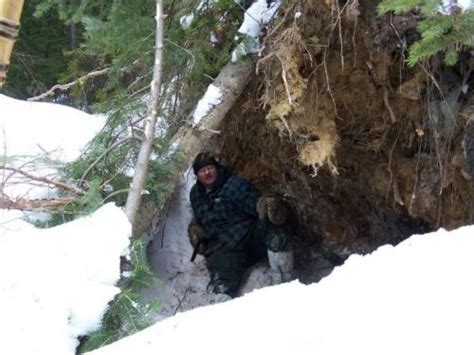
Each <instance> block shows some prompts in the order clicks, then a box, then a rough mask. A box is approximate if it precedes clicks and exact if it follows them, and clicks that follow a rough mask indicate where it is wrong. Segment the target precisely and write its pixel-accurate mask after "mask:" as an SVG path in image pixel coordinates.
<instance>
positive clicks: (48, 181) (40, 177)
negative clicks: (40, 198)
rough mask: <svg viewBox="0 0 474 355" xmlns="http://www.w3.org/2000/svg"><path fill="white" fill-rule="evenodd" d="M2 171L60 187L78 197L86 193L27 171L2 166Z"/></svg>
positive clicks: (0, 167)
mask: <svg viewBox="0 0 474 355" xmlns="http://www.w3.org/2000/svg"><path fill="white" fill-rule="evenodd" d="M0 169H1V170H8V171H12V172H13V173H18V174H20V175H23V176H25V177H27V178H29V179H31V180H34V181H39V182H43V183H45V184H47V185H52V186H55V187H58V188H60V189H63V190H65V191H69V192H72V193H74V194H76V195H81V196H82V195H85V191H84V190H81V189H79V188H78V187H75V186H72V185H68V184H66V183H63V182H60V181H54V180H51V179H48V178H46V177H43V176H35V175H32V174H30V173H27V172H26V171H23V170H21V169H17V168H12V167H7V166H4V165H2V166H0Z"/></svg>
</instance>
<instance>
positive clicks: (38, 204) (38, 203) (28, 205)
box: [0, 196, 74, 211]
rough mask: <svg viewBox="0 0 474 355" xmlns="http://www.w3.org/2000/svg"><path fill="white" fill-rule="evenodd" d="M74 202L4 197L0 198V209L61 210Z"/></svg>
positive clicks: (71, 199) (66, 199) (72, 200)
mask: <svg viewBox="0 0 474 355" xmlns="http://www.w3.org/2000/svg"><path fill="white" fill-rule="evenodd" d="M72 202H74V198H73V197H64V198H54V199H44V200H41V199H40V200H29V199H25V198H15V199H11V198H8V197H6V196H0V208H5V209H15V210H22V211H34V210H38V209H44V208H50V209H55V208H61V207H64V206H66V205H69V204H70V203H72Z"/></svg>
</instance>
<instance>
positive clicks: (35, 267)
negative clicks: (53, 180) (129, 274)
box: [0, 95, 131, 355]
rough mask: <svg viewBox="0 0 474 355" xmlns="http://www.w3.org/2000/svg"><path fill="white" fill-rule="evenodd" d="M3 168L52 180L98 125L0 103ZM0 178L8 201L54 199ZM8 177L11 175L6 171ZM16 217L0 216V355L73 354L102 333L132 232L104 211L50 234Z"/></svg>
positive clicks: (46, 108)
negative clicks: (81, 340) (87, 338)
mask: <svg viewBox="0 0 474 355" xmlns="http://www.w3.org/2000/svg"><path fill="white" fill-rule="evenodd" d="M0 112H1V113H2V114H1V117H0V127H1V129H2V132H3V134H2V136H1V138H0V145H1V146H2V147H3V164H4V166H6V167H12V168H17V169H21V170H23V171H28V172H29V173H31V174H34V175H36V176H45V174H49V175H51V176H52V175H55V172H56V168H57V166H58V165H59V164H61V162H65V161H71V160H74V159H76V158H77V157H78V156H79V154H80V153H81V149H82V148H84V146H85V145H86V144H87V143H88V142H89V140H90V139H92V138H93V137H94V135H95V134H96V133H97V131H98V130H99V129H100V128H101V127H102V125H103V119H100V118H97V117H93V116H91V115H88V114H86V113H84V112H82V111H79V110H76V109H73V108H70V107H67V106H62V105H54V104H49V103H31V102H25V101H20V100H15V99H12V98H9V97H6V96H3V95H0ZM3 172H4V173H3V174H2V190H3V193H7V195H9V197H10V198H11V199H15V198H18V197H22V198H26V197H27V198H41V197H46V196H51V195H53V194H54V191H53V190H52V189H50V188H48V187H45V186H41V187H38V186H35V185H34V184H33V185H32V184H31V181H30V182H26V181H21V180H18V181H15V180H13V179H12V178H11V177H10V178H8V174H6V173H5V172H6V170H3ZM7 172H9V171H7ZM23 216H24V215H23V212H22V211H14V210H6V209H1V210H0V219H1V220H0V270H2V271H1V273H0V315H1V317H0V334H2V337H1V339H2V340H1V342H0V353H2V354H22V355H24V354H35V355H36V354H45V355H46V354H47V355H56V354H57V355H67V354H75V352H76V347H77V345H78V344H79V341H78V336H80V335H85V334H87V333H89V332H91V331H93V330H96V329H97V328H98V327H99V326H100V320H101V318H102V316H103V314H104V312H105V310H106V309H107V304H108V302H109V301H111V300H112V299H113V297H114V296H115V295H116V294H117V293H118V292H120V289H118V288H117V287H115V286H114V285H115V283H116V282H117V281H118V279H119V278H120V256H121V255H127V253H128V246H129V237H130V235H131V226H130V223H129V222H128V219H127V218H126V216H125V214H124V213H123V211H121V210H120V209H119V208H117V207H115V206H113V205H112V204H108V205H105V206H103V207H102V208H101V209H99V210H98V211H96V212H95V213H94V214H93V215H91V216H88V217H84V218H81V219H78V220H76V221H73V222H70V223H67V224H63V225H61V226H58V227H55V228H50V229H38V228H35V227H34V226H33V225H31V224H29V223H27V222H25V221H24V220H22V219H21V218H22V217H23Z"/></svg>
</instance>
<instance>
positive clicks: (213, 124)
mask: <svg viewBox="0 0 474 355" xmlns="http://www.w3.org/2000/svg"><path fill="white" fill-rule="evenodd" d="M254 73H255V65H254V63H253V62H252V60H251V59H244V60H243V61H241V62H239V63H232V62H229V63H227V64H226V65H225V66H224V68H222V70H221V72H220V73H219V75H218V76H217V78H216V79H215V80H214V82H213V83H212V84H213V85H214V86H216V87H217V88H219V90H220V91H221V92H222V100H221V101H220V103H218V104H217V105H216V106H214V107H213V108H212V109H211V110H210V111H209V112H208V114H207V115H206V116H204V117H203V118H202V120H201V121H200V122H199V124H198V125H196V126H185V127H182V128H181V129H180V130H179V131H178V133H177V134H176V135H175V137H174V139H173V140H174V141H175V142H177V143H178V144H179V147H180V149H181V150H183V151H184V153H185V154H186V156H187V157H188V159H189V160H191V159H193V158H194V157H195V155H196V154H197V153H199V151H200V150H201V149H203V147H204V145H205V144H206V142H208V141H209V139H210V138H211V137H212V136H213V135H214V134H218V133H219V132H218V130H219V129H221V128H222V126H223V122H224V120H225V117H226V115H227V113H228V112H229V110H230V109H231V108H232V106H234V104H235V103H236V102H237V99H238V98H239V97H240V95H241V94H242V92H243V90H244V89H245V87H246V86H247V84H248V83H249V81H250V79H251V78H252V75H253V74H254Z"/></svg>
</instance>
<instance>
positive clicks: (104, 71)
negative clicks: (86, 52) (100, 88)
mask: <svg viewBox="0 0 474 355" xmlns="http://www.w3.org/2000/svg"><path fill="white" fill-rule="evenodd" d="M110 70H111V68H110V67H108V68H104V69H100V70H96V71H93V72H90V73H87V74H86V75H83V76H81V77H80V78H78V79H76V80H74V81H71V82H69V83H67V84H56V85H54V86H53V87H52V88H51V89H49V90H48V91H46V92H45V93H43V94H41V95H38V96H35V97H30V98H29V99H28V101H39V100H41V99H44V98H46V97H48V96H53V95H54V94H55V91H56V90H61V91H66V90H68V89H70V88H71V87H73V86H74V85H77V84H82V83H84V82H85V81H86V80H87V79H89V78H93V77H96V76H100V75H104V74H107V73H108V72H109V71H110Z"/></svg>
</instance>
